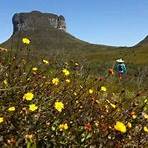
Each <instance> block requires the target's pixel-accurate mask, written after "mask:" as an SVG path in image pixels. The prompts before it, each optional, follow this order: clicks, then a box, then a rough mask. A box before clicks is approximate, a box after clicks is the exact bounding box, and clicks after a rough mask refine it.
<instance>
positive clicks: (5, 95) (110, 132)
mask: <svg viewBox="0 0 148 148" xmlns="http://www.w3.org/2000/svg"><path fill="white" fill-rule="evenodd" d="M29 49H30V47H29V46H28V47H25V48H24V49H23V50H19V49H18V50H17V51H16V50H15V51H13V52H12V51H8V52H6V53H1V55H0V60H1V63H0V117H1V118H3V121H2V119H1V123H0V130H1V137H0V145H1V147H23V146H25V147H28V148H32V147H44V146H45V147H67V146H70V147H90V146H91V147H101V146H102V147H119V146H120V147H123V146H127V147H131V146H135V147H146V146H147V145H148V143H147V132H146V131H145V130H144V127H146V126H147V120H148V119H147V116H146V115H147V114H148V111H147V107H148V104H147V103H148V90H147V87H146V84H147V76H146V73H147V69H146V68H143V67H142V68H140V66H138V67H137V66H134V65H132V64H131V65H129V66H128V73H127V75H125V76H123V78H122V79H121V80H120V79H119V78H118V76H117V74H116V72H115V73H114V74H110V73H109V72H108V69H109V68H111V67H112V63H111V62H98V63H96V64H95V65H93V63H89V62H86V61H87V59H86V60H85V59H78V58H76V57H75V58H74V59H70V58H66V59H64V58H63V57H62V56H61V55H57V56H55V55H50V56H49V55H48V56H47V54H43V53H39V52H38V51H32V50H31V51H30V50H29ZM18 51H19V52H18ZM43 59H45V60H47V61H48V62H49V63H48V64H45V63H43ZM93 66H94V67H93ZM33 68H36V69H33ZM63 69H66V70H68V71H69V72H70V75H67V76H66V75H65V74H64V73H63V71H62V70H63ZM135 75H136V76H135ZM53 78H58V79H59V82H58V84H57V85H56V84H55V83H53V81H52V80H53ZM67 80H70V82H69V81H67ZM103 88H104V89H103ZM90 90H91V91H90ZM27 92H30V93H32V94H33V98H31V100H29V101H28V100H27V99H24V97H23V96H24V94H26V93H27ZM56 101H59V102H62V103H63V104H64V108H63V109H62V111H61V112H60V111H58V110H57V109H56V107H55V102H56ZM30 104H35V105H36V106H37V107H38V108H37V109H35V110H34V111H33V110H32V109H30V108H29V105H30ZM10 107H15V110H13V111H12V110H11V111H9V110H8V109H9V108H10ZM117 121H121V122H123V123H124V124H125V126H126V128H127V131H126V133H121V132H120V131H117V130H115V128H114V125H115V124H116V122H117ZM128 123H131V127H129V125H128Z"/></svg>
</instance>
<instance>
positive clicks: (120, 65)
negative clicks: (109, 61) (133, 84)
mask: <svg viewBox="0 0 148 148" xmlns="http://www.w3.org/2000/svg"><path fill="white" fill-rule="evenodd" d="M115 70H116V71H117V73H118V77H119V79H120V80H121V79H122V76H123V75H124V74H125V73H126V72H127V69H126V66H125V63H124V60H122V59H121V58H120V59H117V60H116V64H115Z"/></svg>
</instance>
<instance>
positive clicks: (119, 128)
mask: <svg viewBox="0 0 148 148" xmlns="http://www.w3.org/2000/svg"><path fill="white" fill-rule="evenodd" d="M114 128H115V129H116V130H117V131H120V132H121V133H126V126H125V125H124V124H123V123H122V122H120V121H117V122H116V125H114Z"/></svg>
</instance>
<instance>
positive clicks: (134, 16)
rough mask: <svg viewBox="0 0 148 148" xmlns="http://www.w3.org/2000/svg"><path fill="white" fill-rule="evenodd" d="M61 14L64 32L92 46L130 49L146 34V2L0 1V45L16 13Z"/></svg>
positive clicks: (147, 12)
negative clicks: (65, 25) (37, 11)
mask: <svg viewBox="0 0 148 148" xmlns="http://www.w3.org/2000/svg"><path fill="white" fill-rule="evenodd" d="M33 10H39V11H41V12H49V13H55V14H58V15H63V16H64V17H65V19H66V23H67V31H68V32H69V33H71V34H72V35H74V36H75V37H77V38H79V39H81V40H84V41H87V42H90V43H95V44H105V45H111V46H133V45H135V44H136V43H138V42H139V41H140V40H142V39H144V38H145V36H147V35H148V0H0V43H2V42H3V41H5V40H7V39H8V38H9V37H10V36H11V34H12V31H13V26H12V16H13V15H14V14H15V13H18V12H30V11H33Z"/></svg>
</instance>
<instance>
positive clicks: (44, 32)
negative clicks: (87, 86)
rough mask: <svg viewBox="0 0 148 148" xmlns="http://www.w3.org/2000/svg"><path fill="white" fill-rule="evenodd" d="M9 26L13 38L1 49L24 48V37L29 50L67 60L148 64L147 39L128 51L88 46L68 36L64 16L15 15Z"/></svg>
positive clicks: (50, 14) (109, 47) (126, 48)
mask: <svg viewBox="0 0 148 148" xmlns="http://www.w3.org/2000/svg"><path fill="white" fill-rule="evenodd" d="M12 23H13V33H12V36H11V37H10V38H9V39H8V40H7V41H6V42H4V43H2V44H1V47H3V48H7V49H18V48H19V49H23V48H24V44H23V43H22V38H24V37H27V38H29V39H30V40H31V44H30V47H29V48H30V49H33V50H34V51H38V52H40V53H46V54H48V53H58V54H61V53H66V54H67V53H68V54H67V55H69V58H70V57H71V56H73V55H74V56H75V57H77V58H79V59H81V58H82V57H84V58H86V59H87V60H88V61H91V62H94V63H96V62H98V61H106V62H108V61H109V60H110V61H114V60H115V59H117V58H119V57H122V58H124V59H125V60H126V59H127V61H133V60H134V61H137V63H140V64H141V63H142V64H145V63H148V60H147V59H148V58H147V56H148V55H147V48H146V47H147V46H145V45H148V36H147V37H146V38H145V39H144V40H143V41H141V42H140V43H139V44H137V45H138V46H134V47H130V48H128V47H112V46H106V45H99V44H91V43H88V42H85V41H82V40H80V39H78V38H76V37H74V36H73V35H71V34H69V33H68V31H67V26H66V20H65V18H64V16H62V15H56V14H52V13H42V12H39V11H32V12H27V13H16V14H14V16H13V18H12ZM139 45H140V46H139ZM141 45H142V46H141ZM133 53H134V54H133Z"/></svg>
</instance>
